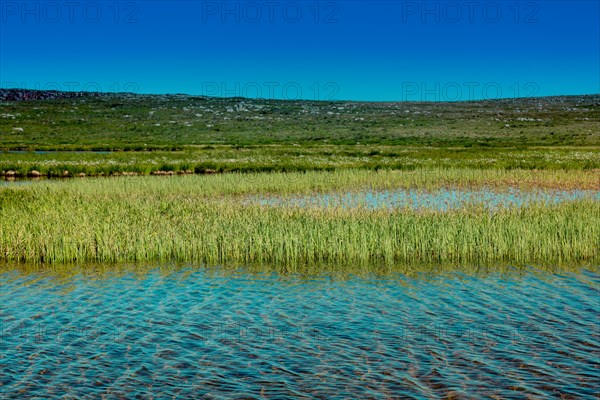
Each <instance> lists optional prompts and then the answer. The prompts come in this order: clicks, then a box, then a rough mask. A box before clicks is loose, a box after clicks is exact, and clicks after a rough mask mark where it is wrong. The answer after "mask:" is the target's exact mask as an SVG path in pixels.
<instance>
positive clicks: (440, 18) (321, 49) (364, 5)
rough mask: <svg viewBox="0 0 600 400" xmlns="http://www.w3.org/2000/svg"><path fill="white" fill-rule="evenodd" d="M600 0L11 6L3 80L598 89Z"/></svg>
mask: <svg viewBox="0 0 600 400" xmlns="http://www.w3.org/2000/svg"><path fill="white" fill-rule="evenodd" d="M599 4H600V2H599V1H553V0H549V1H548V0H545V1H484V0H477V1H467V0H464V1H463V0H461V1H427V2H424V1H391V0H388V1H369V2H366V1H314V0H300V1H279V0H273V1H269V0H266V1H226V2H222V1H192V0H188V1H118V2H117V1H114V0H112V1H85V0H78V1H73V2H70V1H25V2H23V1H6V0H2V2H0V13H1V14H0V83H1V84H2V87H14V86H17V87H26V88H31V89H36V88H40V89H61V90H100V91H106V92H110V91H132V92H138V93H190V94H204V95H215V96H246V97H265V98H287V99H295V98H303V99H319V100H329V99H348V100H374V101H391V100H416V101H419V100H425V101H436V100H450V101H452V100H474V99H481V98H498V97H504V98H506V97H528V96H545V95H561V94H584V93H600V5H599Z"/></svg>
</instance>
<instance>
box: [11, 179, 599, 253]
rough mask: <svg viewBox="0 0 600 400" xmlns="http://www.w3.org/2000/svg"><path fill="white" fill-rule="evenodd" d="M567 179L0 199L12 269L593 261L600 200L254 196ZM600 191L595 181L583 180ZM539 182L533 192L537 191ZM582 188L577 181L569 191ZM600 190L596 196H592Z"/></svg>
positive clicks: (349, 182)
mask: <svg viewBox="0 0 600 400" xmlns="http://www.w3.org/2000/svg"><path fill="white" fill-rule="evenodd" d="M568 178H569V175H568V174H566V173H565V172H552V173H547V174H546V173H532V172H531V171H512V172H510V171H509V172H501V171H478V170H464V169H462V170H450V171H446V170H418V171H413V172H394V171H381V172H370V171H356V170H350V171H339V172H334V173H329V172H312V173H291V174H229V175H212V176H182V177H137V178H136V177H127V178H125V177H123V178H110V179H106V178H104V179H102V178H98V179H87V180H62V181H51V182H46V183H44V182H38V183H35V184H33V185H16V186H14V185H11V186H9V187H7V188H3V189H2V190H0V221H2V222H1V224H0V257H2V259H3V260H4V261H5V262H34V263H74V262H78V263H79V262H110V263H112V262H143V261H186V262H198V263H205V264H209V265H215V264H222V263H228V264H229V263H237V264H254V263H259V264H260V263H271V264H277V265H305V264H317V263H338V264H344V263H351V264H384V265H394V264H395V263H431V262H439V263H447V262H452V263H455V264H457V263H458V264H460V263H481V264H489V263H494V262H500V261H502V262H514V263H518V264H526V263H536V262H542V263H544V262H545V263H548V262H549V263H569V262H582V261H585V262H594V261H595V260H597V258H598V248H600V228H599V227H600V205H599V204H598V202H597V201H595V200H593V199H581V200H576V201H572V202H566V203H563V204H554V205H549V204H541V203H540V204H530V205H527V206H523V207H509V208H503V209H499V210H495V211H494V212H490V210H489V209H486V208H484V207H461V208H459V209H457V210H452V211H447V212H440V211H435V210H418V211H415V210H408V209H396V210H382V209H379V210H368V209H363V208H339V207H338V208H298V207H270V206H261V205H256V204H251V203H248V202H245V201H244V199H245V196H246V195H248V194H253V193H263V194H264V193H274V194H296V193H310V192H326V191H335V190H354V189H360V188H365V187H368V188H371V189H375V190H376V189H383V188H393V187H420V188H423V189H434V188H442V187H445V186H446V185H452V186H462V187H476V186H484V185H485V186H490V185H491V186H495V187H496V190H502V188H507V187H509V186H510V182H512V181H517V182H521V183H522V184H523V185H527V184H529V185H535V186H538V187H548V186H549V187H555V186H560V185H561V182H569V179H568ZM574 178H575V179H576V180H578V181H579V182H580V183H581V184H582V185H583V186H588V187H595V188H596V189H598V186H597V180H594V179H595V178H597V175H593V174H592V173H589V172H580V173H577V174H575V175H574ZM527 182H529V183H527ZM571 182H573V181H571ZM594 185H595V186H594Z"/></svg>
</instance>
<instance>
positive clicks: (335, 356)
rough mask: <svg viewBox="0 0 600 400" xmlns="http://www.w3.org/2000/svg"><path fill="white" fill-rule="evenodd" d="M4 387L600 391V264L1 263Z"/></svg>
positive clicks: (38, 392) (500, 393)
mask: <svg viewBox="0 0 600 400" xmlns="http://www.w3.org/2000/svg"><path fill="white" fill-rule="evenodd" d="M1 277H2V290H1V293H0V304H1V309H0V313H1V314H0V316H1V321H2V325H1V332H2V342H1V349H2V352H1V356H0V357H1V359H0V361H1V362H0V365H1V367H0V368H1V373H0V392H1V393H2V394H3V395H5V396H9V397H22V396H30V397H41V398H49V397H61V396H66V397H76V398H97V397H102V396H104V397H107V398H121V397H126V398H135V397H142V398H145V397H158V398H164V397H200V396H207V397H214V398H230V397H232V396H235V397H244V396H255V397H258V396H261V395H262V396H264V397H267V398H280V397H323V398H330V397H352V398H386V397H413V398H429V397H444V396H447V397H453V396H454V397H494V396H496V397H499V398H514V397H548V396H558V395H563V396H565V397H573V398H585V397H589V398H593V397H597V396H598V394H599V391H598V388H599V387H600V378H599V371H600V328H599V317H600V291H599V287H600V275H598V274H597V273H594V272H589V271H582V272H580V273H569V274H562V275H559V274H538V273H525V274H521V275H515V276H510V275H509V276H506V275H487V276H469V275H458V274H457V275H454V276H442V277H428V278H426V279H425V278H409V277H396V278H373V279H368V278H358V277H356V278H353V279H350V280H344V281H339V280H335V279H326V278H315V279H300V278H285V279H282V278H281V277H280V276H277V275H250V274H248V275H243V274H242V275H237V276H235V277H230V276H227V275H223V276H219V275H215V274H208V273H206V272H205V271H202V270H197V269H194V270H185V271H179V272H173V273H169V274H164V273H159V272H152V273H148V274H145V275H133V274H130V275H125V276H123V275H119V276H110V275H108V276H106V275H105V276H102V277H99V278H97V279H92V278H90V277H89V276H77V277H74V278H73V279H72V280H69V281H64V280H59V279H53V278H52V277H49V276H44V275H42V274H40V275H36V274H31V273H29V274H25V273H21V274H20V273H17V272H5V273H3V274H2V275H1Z"/></svg>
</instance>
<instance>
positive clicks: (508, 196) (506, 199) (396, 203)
mask: <svg viewBox="0 0 600 400" xmlns="http://www.w3.org/2000/svg"><path fill="white" fill-rule="evenodd" d="M585 198H590V199H595V200H599V201H600V192H599V191H593V190H539V189H538V190H519V189H508V190H505V191H493V190H489V189H479V190H461V189H443V190H436V191H424V190H416V189H410V190H403V189H399V190H386V191H363V192H350V193H321V194H314V195H304V196H292V197H275V196H274V197H260V196H258V197H255V198H253V199H251V200H250V202H251V203H258V204H261V205H271V206H292V207H319V208H326V207H342V208H357V207H364V208H369V209H376V208H405V207H408V208H411V209H433V210H440V211H447V210H451V209H457V208H460V207H464V206H466V205H481V206H483V207H485V208H488V209H497V208H506V207H520V206H524V205H527V204H532V203H544V204H557V203H562V202H568V201H574V200H580V199H585Z"/></svg>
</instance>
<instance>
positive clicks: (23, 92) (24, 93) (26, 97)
mask: <svg viewBox="0 0 600 400" xmlns="http://www.w3.org/2000/svg"><path fill="white" fill-rule="evenodd" d="M101 97H113V98H114V97H125V98H144V97H168V98H174V97H175V98H187V97H189V98H196V99H197V98H205V99H226V100H238V101H241V100H244V101H266V100H272V99H260V98H244V97H209V96H202V95H190V94H182V93H177V94H136V93H130V92H120V93H112V92H69V91H59V90H34V89H19V88H10V89H0V101H2V102H17V101H39V100H60V99H80V98H101ZM275 101H291V102H307V103H308V102H315V101H314V100H279V99H278V100H275ZM534 101H544V102H548V103H561V102H565V101H568V102H573V101H574V102H580V101H581V102H586V103H590V102H591V103H592V104H593V105H600V93H598V94H584V95H564V96H543V97H520V98H501V99H489V100H464V101H455V102H452V103H455V104H457V103H458V104H460V103H484V102H499V103H507V102H511V103H518V102H525V103H527V102H534ZM317 102H348V103H382V104H385V103H388V104H394V103H445V102H443V101H440V102H436V101H380V102H379V101H347V100H341V99H340V100H324V101H317Z"/></svg>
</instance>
